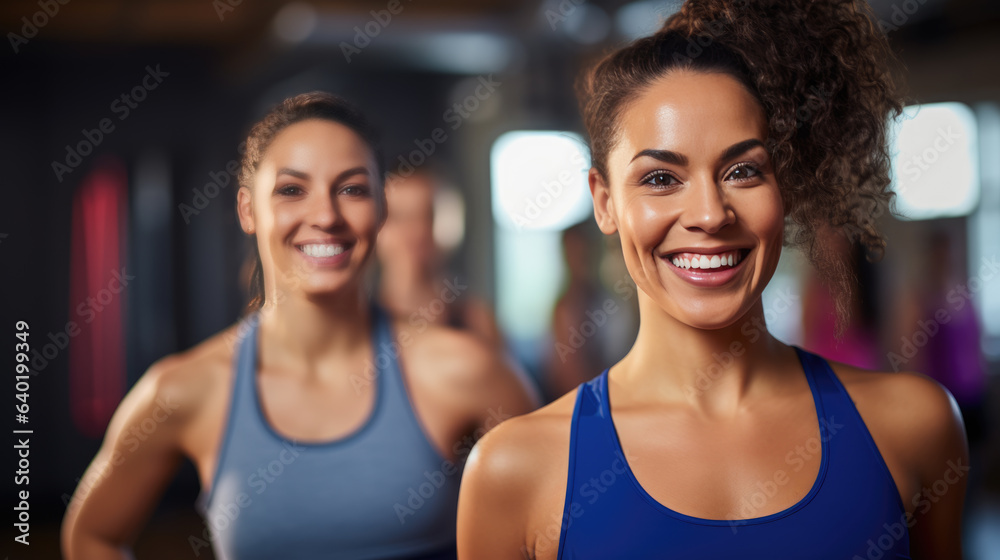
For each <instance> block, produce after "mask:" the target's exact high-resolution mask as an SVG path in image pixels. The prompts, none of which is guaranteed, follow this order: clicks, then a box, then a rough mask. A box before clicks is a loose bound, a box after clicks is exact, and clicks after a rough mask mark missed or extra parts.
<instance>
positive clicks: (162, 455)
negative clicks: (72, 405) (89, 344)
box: [62, 365, 183, 560]
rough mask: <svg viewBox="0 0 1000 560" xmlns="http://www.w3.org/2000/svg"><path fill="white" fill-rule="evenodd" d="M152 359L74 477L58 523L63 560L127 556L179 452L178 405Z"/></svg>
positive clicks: (179, 414)
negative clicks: (94, 452)
mask: <svg viewBox="0 0 1000 560" xmlns="http://www.w3.org/2000/svg"><path fill="white" fill-rule="evenodd" d="M163 377H164V371H163V368H162V366H161V367H158V366H156V365H154V366H153V367H152V368H150V370H149V371H148V372H147V373H146V374H145V375H143V377H142V379H140V380H139V382H138V383H136V385H135V387H134V388H133V389H132V390H131V391H130V392H129V393H128V395H126V397H125V399H124V400H123V401H122V403H121V404H120V405H119V407H118V410H117V411H116V412H115V415H114V417H113V418H112V420H111V423H110V425H109V426H108V431H107V434H105V438H104V443H103V444H102V445H101V449H100V450H99V451H98V453H97V456H95V457H94V460H93V461H92V462H91V464H90V466H89V467H88V468H87V471H86V473H85V474H84V476H83V478H82V479H81V480H80V484H79V485H78V486H77V489H76V492H75V493H74V494H73V499H72V501H71V502H70V504H69V507H68V509H67V512H66V517H65V518H64V520H63V525H62V550H63V555H64V556H65V557H66V558H67V559H69V560H77V559H83V560H104V559H108V560H111V559H116V560H117V559H123V558H130V557H131V554H130V551H129V548H130V547H131V545H132V544H133V543H134V541H135V539H136V538H137V537H138V535H139V532H140V531H141V529H142V527H143V525H145V523H146V521H147V520H148V518H149V516H150V514H151V513H152V511H153V509H154V507H155V506H156V504H157V502H158V501H159V498H160V496H161V495H162V493H163V491H164V489H165V488H166V486H167V484H168V483H169V482H170V480H171V479H172V478H173V476H174V474H175V472H176V470H177V468H178V466H179V465H180V462H181V460H182V454H181V451H180V448H179V446H178V441H179V433H180V426H181V424H182V415H183V410H182V408H183V407H182V406H181V403H180V402H179V400H178V398H179V397H178V395H177V394H176V391H171V390H169V388H165V387H164V385H165V383H164V380H163Z"/></svg>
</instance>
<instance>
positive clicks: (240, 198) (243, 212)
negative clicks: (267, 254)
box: [236, 187, 257, 235]
mask: <svg viewBox="0 0 1000 560" xmlns="http://www.w3.org/2000/svg"><path fill="white" fill-rule="evenodd" d="M236 214H237V215H238V216H239V217H240V228H242V229H243V231H244V232H245V233H248V234H251V235H252V234H254V233H255V232H256V231H257V228H256V226H255V225H254V221H253V198H252V197H251V196H250V189H248V188H246V187H240V190H238V191H236Z"/></svg>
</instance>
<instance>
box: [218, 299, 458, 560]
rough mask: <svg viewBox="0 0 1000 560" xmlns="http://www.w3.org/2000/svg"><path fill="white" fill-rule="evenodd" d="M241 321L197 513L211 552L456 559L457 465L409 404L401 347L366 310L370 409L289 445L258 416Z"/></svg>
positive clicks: (233, 557) (250, 327)
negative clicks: (326, 434) (335, 429)
mask: <svg viewBox="0 0 1000 560" xmlns="http://www.w3.org/2000/svg"><path fill="white" fill-rule="evenodd" d="M258 324H259V318H258V316H256V315H252V316H250V317H248V318H247V319H245V320H244V322H243V323H242V324H241V325H240V330H239V332H240V333H242V335H243V338H242V342H241V343H240V346H239V348H238V349H237V351H236V353H235V357H234V361H235V366H236V375H235V382H234V386H233V393H232V401H231V405H230V410H229V418H228V420H227V425H226V430H225V433H224V435H223V438H222V445H221V447H220V449H219V458H218V467H217V469H216V472H215V475H214V479H213V481H212V486H211V489H210V491H209V493H208V494H207V495H206V494H204V493H203V494H202V495H201V496H200V497H199V509H200V510H201V511H202V514H203V515H204V516H205V520H206V523H207V524H208V527H209V529H210V530H211V534H212V546H213V548H214V550H215V555H216V557H217V558H219V559H220V560H223V559H226V560H253V559H258V558H260V559H264V558H267V559H275V558H282V559H293V558H303V559H305V558H309V559H313V558H337V559H362V558H363V559H375V558H407V559H417V558H419V559H426V560H431V559H439V558H440V559H444V558H449V559H454V558H455V556H456V553H455V520H456V509H457V504H458V487H459V481H460V478H461V471H460V468H461V467H460V466H457V465H454V464H453V463H451V462H450V461H448V460H446V459H445V458H443V457H442V456H441V454H440V453H439V452H438V451H437V450H436V449H435V448H434V447H433V446H432V445H431V443H430V441H429V440H428V439H427V437H426V435H425V434H424V432H423V430H422V428H421V426H420V423H419V421H418V419H417V417H416V415H415V414H414V411H413V408H412V407H411V406H410V400H409V397H408V395H407V390H406V386H405V383H404V381H403V378H402V375H401V373H400V370H399V362H398V351H399V346H398V344H396V342H395V341H394V340H393V338H392V336H391V333H390V326H389V320H388V318H387V317H386V315H385V313H384V312H383V311H382V310H381V309H378V308H377V307H376V308H374V311H373V317H372V325H373V331H374V332H373V333H372V341H373V343H374V348H375V351H374V352H375V355H374V357H373V358H374V359H373V362H372V363H373V364H374V370H373V373H374V375H371V373H372V372H367V373H368V375H365V376H362V377H359V378H358V380H359V382H364V383H374V384H375V407H374V410H373V411H372V413H371V416H369V418H368V419H367V420H366V421H365V423H364V424H363V425H362V427H360V428H359V429H358V430H356V431H355V432H354V433H352V434H350V435H348V436H346V437H343V438H340V439H337V440H335V441H329V442H320V443H315V442H297V441H293V440H290V439H288V438H285V437H283V436H282V435H280V434H278V433H277V432H276V431H275V430H274V428H273V427H272V426H271V425H270V424H269V423H268V421H267V419H266V418H265V416H264V414H263V411H262V409H261V404H260V398H259V395H258V394H257V383H256V370H257V367H256V365H257V364H256V363H257V327H258Z"/></svg>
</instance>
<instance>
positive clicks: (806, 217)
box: [578, 0, 903, 328]
mask: <svg viewBox="0 0 1000 560" xmlns="http://www.w3.org/2000/svg"><path fill="white" fill-rule="evenodd" d="M896 60H897V59H896V57H895V55H894V54H893V52H892V50H891V49H890V47H889V44H888V42H887V40H886V37H885V35H884V34H883V33H882V32H881V30H880V29H879V27H878V25H877V23H876V20H875V18H874V16H873V14H872V13H871V11H870V8H869V7H868V5H867V3H866V2H865V1H864V0H760V1H758V0H754V1H752V2H751V1H749V0H735V1H734V0H688V1H687V2H686V3H685V4H684V6H683V7H682V8H681V10H680V11H679V12H678V13H676V14H674V15H673V16H671V17H670V18H669V19H668V20H667V21H666V22H665V23H664V25H663V28H662V29H661V30H660V31H658V32H657V33H655V34H654V35H652V36H649V37H644V38H641V39H637V40H636V41H634V42H632V43H630V44H628V45H626V46H625V47H623V48H621V49H619V50H617V51H615V52H612V53H610V54H609V55H607V56H605V57H604V58H603V59H601V60H600V61H598V62H597V64H595V65H594V66H593V67H592V68H591V69H590V71H589V72H587V73H586V74H585V75H584V77H583V79H582V80H581V81H580V83H579V87H578V90H579V96H580V105H581V110H582V113H583V117H584V123H585V125H586V128H587V132H588V134H589V136H590V142H591V151H592V161H593V166H594V167H595V168H596V169H597V171H598V172H599V173H600V174H601V175H602V176H603V177H604V178H605V179H607V178H608V173H607V158H608V152H609V151H610V150H611V149H612V148H613V147H614V145H615V143H616V142H617V141H618V135H619V132H620V131H619V127H618V123H619V119H620V117H621V115H622V112H623V111H624V110H625V109H626V108H627V107H628V105H629V103H630V102H631V101H632V100H634V99H635V98H636V97H637V96H638V95H639V94H641V93H642V92H643V91H644V90H645V88H648V87H649V86H650V84H651V83H652V82H653V81H655V80H656V79H657V78H659V77H661V76H663V75H665V74H667V73H668V72H670V71H673V70H677V69H690V70H696V71H703V72H723V73H726V74H729V75H732V76H733V77H735V78H736V79H737V80H739V81H740V82H741V83H742V84H743V85H744V86H745V87H746V88H747V89H748V90H749V91H750V92H751V93H752V94H753V95H754V97H756V99H757V100H758V101H759V102H760V104H761V106H762V107H763V109H764V113H765V114H766V116H767V120H768V138H767V148H768V151H769V153H770V156H771V161H772V163H773V166H774V169H775V175H776V177H777V179H778V184H779V185H780V187H781V192H782V199H783V202H784V204H785V209H786V210H785V211H786V218H787V220H788V221H789V222H790V224H789V225H791V226H793V227H790V228H789V231H790V234H789V235H788V236H787V237H786V242H787V243H788V244H790V245H800V246H803V247H804V248H805V249H806V253H807V255H808V257H809V259H810V261H811V262H812V263H813V265H814V266H816V268H817V269H818V270H819V272H820V273H821V275H823V276H824V277H826V278H828V279H829V280H830V283H831V287H832V288H833V290H834V296H835V299H836V302H837V315H838V323H839V324H840V326H841V328H843V326H845V325H846V322H847V319H848V317H849V311H848V302H849V301H850V298H851V296H852V292H853V284H854V278H853V273H852V272H851V270H850V269H849V268H847V267H845V265H844V264H843V262H844V261H843V260H842V259H841V258H839V257H838V256H837V255H836V254H835V253H834V252H833V251H832V250H831V249H830V248H828V247H827V246H826V244H825V243H823V242H820V241H819V239H820V238H819V237H817V233H818V232H820V231H822V230H825V229H829V228H832V229H833V230H834V231H835V232H839V234H841V235H846V236H847V237H848V238H849V239H850V240H851V241H852V242H857V243H860V244H861V245H862V246H863V247H865V248H866V250H867V252H868V255H869V258H870V259H877V258H880V257H881V254H882V251H883V250H884V248H885V240H884V239H883V237H882V235H881V234H880V233H879V231H878V228H877V227H876V220H877V219H878V218H879V217H880V216H882V215H883V214H884V213H885V210H886V208H887V207H888V205H889V203H890V202H891V199H892V192H891V191H890V190H889V184H890V178H889V166H890V164H889V162H890V159H889V151H888V146H887V130H888V126H889V117H896V116H898V115H899V114H900V112H901V111H902V107H903V103H902V98H901V97H900V94H899V88H898V87H897V80H896V79H895V78H894V76H893V74H894V73H893V70H894V67H895V63H896Z"/></svg>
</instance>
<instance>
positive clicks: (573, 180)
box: [490, 131, 593, 365]
mask: <svg viewBox="0 0 1000 560" xmlns="http://www.w3.org/2000/svg"><path fill="white" fill-rule="evenodd" d="M589 169H590V156H589V152H588V150H587V147H586V144H585V143H584V141H583V139H582V138H581V137H580V136H579V135H577V134H573V133H570V132H559V131H512V132H507V133H505V134H503V135H501V136H500V137H499V138H497V139H496V141H495V142H494V143H493V147H492V149H491V151H490V175H491V192H492V195H491V196H492V207H493V219H494V224H495V225H494V239H495V243H496V259H497V260H496V264H497V266H496V270H497V273H496V274H497V284H496V285H497V296H496V297H497V315H498V319H499V322H500V326H501V328H502V329H503V330H504V333H505V334H506V335H507V337H508V340H509V342H510V344H511V347H512V349H513V350H514V352H515V354H516V355H517V356H518V358H520V359H522V360H523V361H524V362H525V363H527V364H529V365H530V364H535V363H537V359H538V356H539V349H540V345H541V344H544V339H545V337H547V336H548V329H549V321H550V317H551V313H552V307H553V305H554V304H555V301H556V298H557V297H558V295H559V288H560V284H561V282H562V279H563V273H564V272H563V266H564V265H563V259H562V248H561V245H560V232H561V231H562V230H564V229H566V228H567V227H569V226H571V225H573V224H576V223H579V222H580V221H582V220H584V219H587V218H589V217H590V216H591V215H592V213H593V204H592V202H591V197H590V189H589V187H588V184H587V173H588V170H589Z"/></svg>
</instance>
